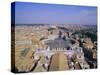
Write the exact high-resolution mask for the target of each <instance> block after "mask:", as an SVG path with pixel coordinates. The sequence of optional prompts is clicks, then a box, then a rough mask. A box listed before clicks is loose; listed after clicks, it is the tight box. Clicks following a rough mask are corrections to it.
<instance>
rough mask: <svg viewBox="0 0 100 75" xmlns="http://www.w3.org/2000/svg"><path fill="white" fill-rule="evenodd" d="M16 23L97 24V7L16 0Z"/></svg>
mask: <svg viewBox="0 0 100 75" xmlns="http://www.w3.org/2000/svg"><path fill="white" fill-rule="evenodd" d="M12 8H13V6H12ZM13 9H14V8H13ZM12 12H14V11H13V10H12ZM12 17H14V15H12ZM12 23H14V21H13V20H12ZM15 24H83V25H84V24H88V25H96V24H97V7H93V6H76V5H60V4H43V3H28V2H15Z"/></svg>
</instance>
